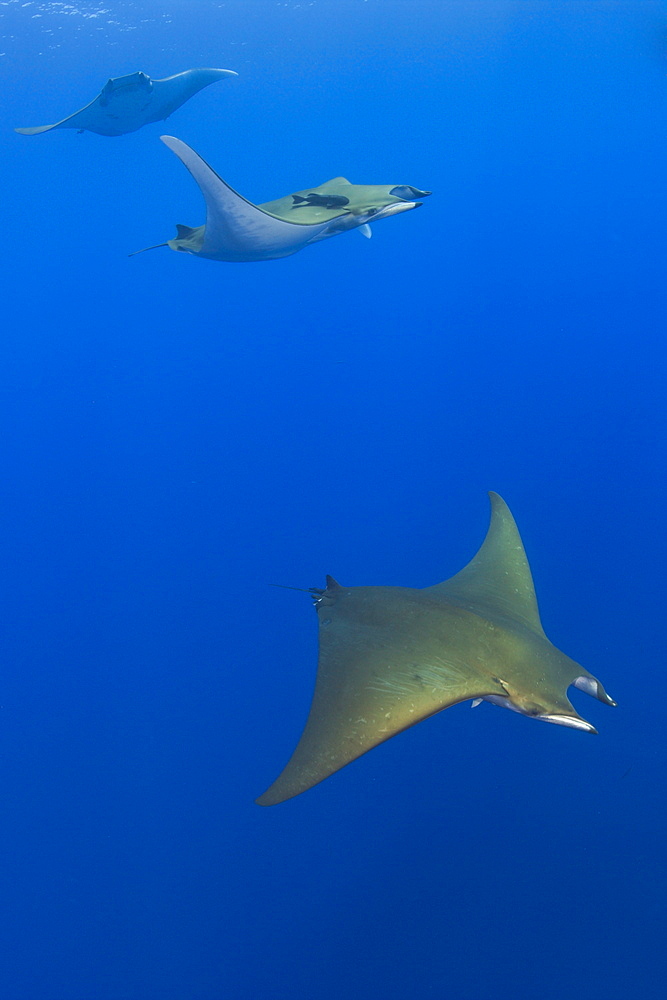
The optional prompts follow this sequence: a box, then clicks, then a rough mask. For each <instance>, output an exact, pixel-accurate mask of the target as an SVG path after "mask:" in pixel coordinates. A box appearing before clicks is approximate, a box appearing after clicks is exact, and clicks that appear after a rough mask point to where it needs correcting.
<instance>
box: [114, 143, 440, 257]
mask: <svg viewBox="0 0 667 1000" xmlns="http://www.w3.org/2000/svg"><path fill="white" fill-rule="evenodd" d="M160 138H161V139H162V141H163V142H164V144H165V145H166V146H168V147H169V149H171V150H172V151H173V152H174V153H175V154H176V156H178V158H179V159H180V160H181V162H182V163H183V164H184V165H185V166H186V167H187V168H188V170H189V171H190V173H191V174H192V176H193V177H194V179H195V181H196V182H197V184H198V185H199V188H200V190H201V193H202V194H203V196H204V200H205V202H206V225H204V226H196V227H191V226H181V225H179V226H177V227H176V229H177V234H178V235H177V237H176V239H174V240H168V241H167V242H166V243H158V244H157V246H161V247H163V246H168V247H170V248H171V249H172V250H178V251H180V252H181V253H190V254H194V256H196V257H206V258H207V259H208V260H224V261H257V260H276V259H277V258H279V257H289V256H290V254H293V253H296V252H297V251H298V250H302V249H303V247H306V246H309V245H310V244H311V243H317V242H319V241H320V240H326V239H329V237H331V236H337V235H338V234H339V233H344V232H347V230H348V229H359V230H360V231H361V232H362V233H363V235H364V236H370V235H371V229H370V225H369V223H370V222H377V221H379V220H380V219H386V218H388V217H389V216H390V215H398V214H399V213H401V212H408V211H410V209H413V208H419V206H420V205H421V202H420V201H418V200H417V199H419V198H425V197H426V196H427V195H429V194H430V193H431V192H430V191H420V190H419V188H414V187H411V186H410V185H407V184H395V185H381V184H377V185H373V184H350V182H349V181H347V180H345V178H344V177H335V178H334V179H333V180H331V181H327V182H326V184H321V185H320V186H319V187H315V188H306V189H304V190H303V191H296V192H295V193H294V194H289V195H286V197H284V198H278V199H277V200H276V201H268V202H266V203H264V204H262V205H253V203H252V202H250V201H248V200H247V199H246V198H243V197H242V195H240V194H238V193H237V192H236V191H234V190H233V188H231V187H230V186H229V185H228V184H226V183H225V181H223V180H222V178H221V177H219V176H218V175H217V174H216V172H215V171H214V170H212V169H211V167H210V166H209V165H208V163H206V161H205V160H203V159H202V158H201V156H199V154H198V153H196V152H195V151H194V149H191V148H190V146H187V145H186V144H185V143H184V142H181V140H180V139H174V138H173V136H170V135H163V136H161V137H160ZM145 249H147V250H154V249H155V247H146V248H145ZM142 252H143V251H141V250H137V251H135V253H142ZM130 256H133V255H132V254H130Z"/></svg>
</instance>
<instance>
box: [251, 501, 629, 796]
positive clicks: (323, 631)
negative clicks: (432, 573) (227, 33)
mask: <svg viewBox="0 0 667 1000" xmlns="http://www.w3.org/2000/svg"><path fill="white" fill-rule="evenodd" d="M489 496H490V499H491V523H490V526H489V530H488V533H487V535H486V538H485V540H484V542H483V544H482V546H481V548H480V550H479V551H478V553H477V555H476V556H475V557H474V558H473V560H472V561H471V562H469V563H468V565H467V566H466V567H465V568H464V569H462V570H461V571H460V572H459V573H457V574H456V576H453V577H452V578H451V579H449V580H446V581H445V582H444V583H437V584H436V585H435V586H433V587H426V588H425V589H421V590H417V589H412V588H408V587H344V586H342V585H341V584H339V583H337V582H336V581H335V580H334V579H333V578H332V577H330V576H328V577H327V581H326V583H327V585H326V588H325V589H324V590H319V589H317V588H311V590H310V591H309V593H311V595H312V597H313V600H314V602H315V608H316V610H317V617H318V619H319V647H320V652H319V663H318V668H317V680H316V684H315V692H314V695H313V700H312V704H311V707H310V714H309V716H308V719H307V721H306V726H305V729H304V731H303V733H302V735H301V739H300V740H299V742H298V744H297V747H296V749H295V751H294V753H293V754H292V756H291V758H290V760H289V761H288V763H287V765H286V767H285V769H284V770H283V772H282V773H281V774H280V775H279V777H278V778H277V779H276V781H274V783H273V784H272V785H271V787H270V788H269V789H268V790H267V791H266V792H264V794H263V795H262V796H260V798H258V799H257V802H258V804H259V805H262V806H270V805H275V804H276V803H278V802H284V801H285V800H286V799H290V798H292V797H293V796H295V795H299V794H300V793H301V792H304V791H306V789H308V788H312V786H313V785H316V784H318V783H319V782H320V781H323V780H324V778H327V777H328V776H329V775H331V774H334V772H335V771H338V770H340V768H342V767H345V765H346V764H349V763H350V761H353V760H356V758H357V757H360V756H361V755H362V754H364V753H366V752H367V751H368V750H371V749H372V748H373V747H375V746H377V745H378V744H380V743H384V741H385V740H388V739H391V737H392V736H395V735H396V734H397V733H400V732H402V731H403V730H404V729H408V728H409V727H410V726H414V725H416V723H418V722H421V720H422V719H427V718H428V717H429V716H430V715H435V713H436V712H441V711H442V710H443V709H445V708H449V707H450V706H451V705H456V704H458V703H459V702H462V701H472V704H473V706H475V705H477V704H479V702H480V701H488V702H491V703H492V704H493V705H500V706H502V707H503V708H509V709H511V710H512V711H513V712H519V713H520V714H521V715H526V716H528V717H529V718H531V719H540V720H542V721H543V722H554V723H557V724H558V725H561V726H571V727H572V728H574V729H581V730H583V731H584V732H588V733H595V732H597V730H596V729H595V728H594V727H593V726H592V725H591V724H590V722H586V720H585V719H583V718H582V717H581V716H580V715H579V714H578V713H577V712H576V711H575V709H574V708H573V707H572V705H571V704H570V702H569V700H568V697H567V689H568V687H569V686H570V685H574V686H575V687H577V688H579V689H580V690H582V691H585V692H586V693H587V694H589V695H592V696H593V697H595V698H598V699H599V700H600V701H602V702H604V703H605V704H606V705H615V704H616V702H615V701H613V700H612V699H611V698H610V697H609V695H608V694H607V693H606V691H605V689H604V688H603V686H602V684H601V683H600V681H599V680H597V678H596V677H594V676H593V675H592V674H590V673H589V672H588V671H587V670H585V669H584V668H583V667H581V666H579V664H578V663H575V661H574V660H571V659H570V658H569V657H568V656H566V655H565V653H561V652H560V650H558V649H556V647H555V646H553V645H552V644H551V643H550V642H549V640H548V639H547V637H546V635H545V634H544V631H543V629H542V625H541V623H540V616H539V612H538V609H537V600H536V598H535V589H534V587H533V580H532V576H531V572H530V567H529V565H528V560H527V559H526V554H525V552H524V548H523V544H522V542H521V537H520V535H519V531H518V528H517V526H516V523H515V521H514V518H513V517H512V515H511V513H510V511H509V508H508V507H507V505H506V503H505V502H504V500H502V499H501V498H500V497H499V496H498V495H497V494H496V493H490V494H489Z"/></svg>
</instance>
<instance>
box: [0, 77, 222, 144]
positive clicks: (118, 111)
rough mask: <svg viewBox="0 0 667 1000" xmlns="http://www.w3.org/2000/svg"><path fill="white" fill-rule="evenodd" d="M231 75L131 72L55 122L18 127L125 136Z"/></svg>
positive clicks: (27, 132)
mask: <svg viewBox="0 0 667 1000" xmlns="http://www.w3.org/2000/svg"><path fill="white" fill-rule="evenodd" d="M227 76H238V74H237V73H235V72H234V70H233V69H186V70H185V72H183V73H176V75H175V76H167V77H165V78H164V79H163V80H151V78H150V76H146V74H145V73H130V74H129V75H128V76H119V77H116V79H113V80H108V81H107V82H106V83H105V85H104V87H103V88H102V90H101V92H100V93H99V94H98V95H97V97H96V98H95V100H94V101H91V102H90V104H86V106H85V108H81V110H80V111H76V112H75V113H74V114H73V115H69V117H68V118H63V120H62V121H60V122H56V123H55V125H36V126H34V127H33V128H17V129H14V131H15V132H20V133H21V135H39V134H40V133H42V132H50V131H51V130H52V129H54V128H75V129H78V130H79V131H80V132H84V131H88V132H97V134H98V135H125V133H126V132H136V131H137V129H140V128H142V126H144V125H148V123H149V122H159V121H164V120H165V119H166V118H168V117H169V115H171V114H173V113H174V111H176V110H177V108H180V106H181V105H182V104H185V102H186V101H189V100H190V98H191V97H193V96H194V95H195V94H197V93H199V91H200V90H203V89H204V87H208V86H210V84H212V83H215V82H216V81H217V80H222V79H224V77H227Z"/></svg>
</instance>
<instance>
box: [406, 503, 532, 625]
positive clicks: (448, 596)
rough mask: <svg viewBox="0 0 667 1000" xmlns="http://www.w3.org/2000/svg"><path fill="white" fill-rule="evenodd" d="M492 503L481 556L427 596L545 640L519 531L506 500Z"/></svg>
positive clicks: (429, 591)
mask: <svg viewBox="0 0 667 1000" xmlns="http://www.w3.org/2000/svg"><path fill="white" fill-rule="evenodd" d="M489 499H490V501H491V523H490V525H489V530H488V532H487V534H486V538H485V539H484V541H483V543H482V546H481V548H480V549H479V551H478V553H477V555H476V556H475V557H474V559H472V560H471V561H470V562H469V563H468V565H467V566H465V567H464V568H463V569H462V570H461V571H460V573H457V574H456V576H453V577H451V579H449V580H445V581H444V583H438V584H436V585H435V586H434V587H427V588H426V590H425V592H426V593H430V594H431V595H432V596H434V597H441V598H443V599H445V600H448V601H455V602H456V603H457V604H460V605H462V606H464V607H467V608H470V609H471V610H472V611H476V612H478V613H480V614H484V615H489V616H491V617H493V616H494V615H500V616H502V617H503V618H511V619H514V620H515V621H518V622H519V623H520V624H521V625H524V626H525V627H527V628H529V629H531V630H532V631H533V632H537V633H538V634H539V635H542V636H544V631H543V629H542V623H541V622H540V614H539V611H538V608H537V599H536V597H535V587H534V586H533V577H532V574H531V572H530V566H529V565H528V559H527V558H526V553H525V551H524V548H523V542H522V541H521V536H520V534H519V529H518V528H517V526H516V522H515V520H514V518H513V517H512V514H511V512H510V509H509V507H508V506H507V504H506V503H505V501H504V500H503V499H502V497H499V496H498V494H497V493H489Z"/></svg>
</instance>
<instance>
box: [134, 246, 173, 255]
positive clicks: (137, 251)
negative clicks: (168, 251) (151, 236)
mask: <svg viewBox="0 0 667 1000" xmlns="http://www.w3.org/2000/svg"><path fill="white" fill-rule="evenodd" d="M168 246H169V244H168V243H155V244H154V246H152V247H142V248H141V250H133V251H132V253H129V254H128V255H127V256H128V257H136V255H137V254H138V253H146V251H147V250H158V249H159V248H160V247H168Z"/></svg>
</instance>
